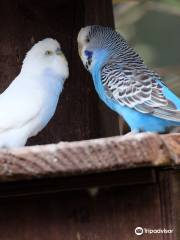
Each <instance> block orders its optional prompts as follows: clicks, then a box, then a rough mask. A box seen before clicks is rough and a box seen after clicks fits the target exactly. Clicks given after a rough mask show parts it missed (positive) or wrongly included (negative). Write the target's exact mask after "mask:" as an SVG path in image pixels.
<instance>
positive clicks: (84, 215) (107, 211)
mask: <svg viewBox="0 0 180 240" xmlns="http://www.w3.org/2000/svg"><path fill="white" fill-rule="evenodd" d="M0 212H1V214H0V237H1V239H3V240H17V239H18V240H31V239H33V240H59V239H61V240H87V239H88V240H102V239H103V240H116V239H117V240H118V239H123V240H129V239H133V240H136V239H137V240H138V239H140V237H139V236H136V235H135V233H134V229H135V228H136V227H137V226H142V227H146V228H153V229H154V228H162V227H163V225H162V222H161V202H160V195H159V189H158V185H157V184H152V185H148V184H147V185H136V186H134V185H133V186H121V187H111V188H103V189H101V190H100V191H99V193H98V194H97V195H96V196H94V197H93V196H91V195H90V194H89V193H88V191H87V190H81V191H68V192H60V193H56V194H47V195H40V196H36V197H32V196H31V197H24V198H22V197H19V198H13V199H12V198H9V199H0ZM141 239H143V240H163V239H164V238H163V235H160V234H156V235H153V236H152V235H148V234H146V235H145V234H144V235H143V237H141Z"/></svg>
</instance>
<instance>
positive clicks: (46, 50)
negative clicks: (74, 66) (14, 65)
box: [21, 38, 69, 79]
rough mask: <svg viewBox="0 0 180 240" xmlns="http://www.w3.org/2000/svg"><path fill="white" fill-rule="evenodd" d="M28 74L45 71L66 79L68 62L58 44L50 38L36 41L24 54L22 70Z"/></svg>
mask: <svg viewBox="0 0 180 240" xmlns="http://www.w3.org/2000/svg"><path fill="white" fill-rule="evenodd" d="M21 71H24V72H26V73H28V74H31V73H32V71H33V72H34V73H35V74H42V73H43V72H45V71H49V72H52V73H53V74H54V75H56V76H58V77H61V78H63V79H66V78H67V77H68V75H69V69H68V63H67V60H66V58H65V56H64V54H63V52H62V50H61V46H60V44H59V43H58V42H57V41H56V40H55V39H52V38H46V39H43V40H42V41H39V42H38V43H36V44H35V45H34V46H33V47H32V48H31V49H30V50H29V51H28V52H27V54H26V57H25V59H24V61H23V65H22V70H21Z"/></svg>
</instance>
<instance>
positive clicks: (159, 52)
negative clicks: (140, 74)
mask: <svg viewBox="0 0 180 240" xmlns="http://www.w3.org/2000/svg"><path fill="white" fill-rule="evenodd" d="M113 10H114V20H115V28H116V30H117V31H119V32H120V33H121V34H122V35H123V37H124V38H125V39H126V40H128V42H129V44H130V45H131V46H133V47H134V48H135V49H136V51H137V52H138V53H139V54H140V56H141V57H142V58H143V59H144V61H145V63H146V64H147V65H148V66H149V67H151V68H153V69H154V70H155V71H157V72H158V73H159V74H160V75H161V76H162V79H163V80H164V81H165V82H166V84H167V85H168V86H169V87H170V88H171V89H173V90H174V91H175V92H176V94H177V95H178V96H180V0H151V1H148V0H146V1H143V0H141V1H140V0H139V1H136V0H131V1H128V0H127V1H125V0H124V1H123V0H113Z"/></svg>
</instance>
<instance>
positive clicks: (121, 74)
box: [101, 62, 180, 121]
mask: <svg viewBox="0 0 180 240" xmlns="http://www.w3.org/2000/svg"><path fill="white" fill-rule="evenodd" d="M156 79H157V76H156V75H155V74H154V73H152V72H151V74H150V71H148V70H147V69H146V70H145V69H140V68H138V69H135V68H132V67H131V66H129V65H128V64H126V65H123V66H122V65H120V64H118V63H113V62H111V63H108V64H106V65H104V66H103V67H102V69H101V80H102V84H103V86H104V88H105V91H106V93H107V95H108V96H109V97H110V98H111V99H113V100H115V101H117V102H118V103H120V104H121V105H122V106H127V107H129V108H134V109H135V110H137V111H139V112H141V113H146V114H148V113H149V114H152V115H154V116H156V117H159V118H162V119H166V120H171V121H180V111H179V110H177V109H176V106H175V104H174V103H173V102H171V101H170V100H169V99H167V98H166V97H165V95H164V94H163V88H162V86H161V85H160V84H159V83H158V82H157V81H156Z"/></svg>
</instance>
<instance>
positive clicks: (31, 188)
mask: <svg viewBox="0 0 180 240" xmlns="http://www.w3.org/2000/svg"><path fill="white" fill-rule="evenodd" d="M156 180H157V179H156V174H155V172H154V170H153V169H151V170H150V169H148V168H144V169H130V170H123V171H116V172H110V171H109V172H105V173H98V174H88V175H83V176H71V177H68V178H65V177H59V178H51V179H50V178H47V179H36V180H31V181H27V180H26V181H17V182H5V183H1V184H0V198H7V197H17V196H28V195H39V194H47V193H56V192H60V191H65V190H66V191H67V190H74V189H87V188H96V187H98V188H99V187H101V188H102V187H107V186H109V187H112V186H121V185H122V186H127V185H137V184H147V183H148V184H150V183H155V182H156Z"/></svg>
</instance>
